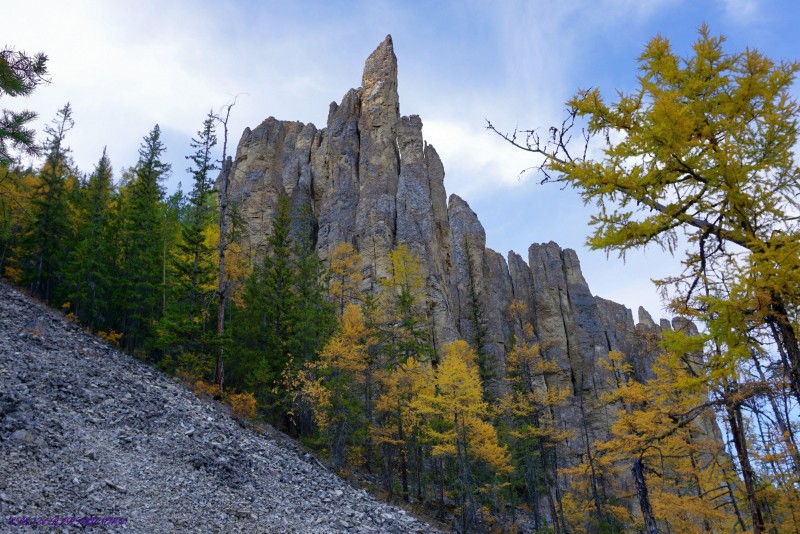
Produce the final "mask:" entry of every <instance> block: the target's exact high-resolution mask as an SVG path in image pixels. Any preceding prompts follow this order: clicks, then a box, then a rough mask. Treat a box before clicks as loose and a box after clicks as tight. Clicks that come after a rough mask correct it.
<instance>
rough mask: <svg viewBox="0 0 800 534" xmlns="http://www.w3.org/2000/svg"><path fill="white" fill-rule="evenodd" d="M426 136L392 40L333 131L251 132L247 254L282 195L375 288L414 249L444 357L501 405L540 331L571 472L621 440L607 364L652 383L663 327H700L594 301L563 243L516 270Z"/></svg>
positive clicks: (281, 128)
mask: <svg viewBox="0 0 800 534" xmlns="http://www.w3.org/2000/svg"><path fill="white" fill-rule="evenodd" d="M422 129H423V122H422V120H421V119H420V117H418V116H416V115H409V116H402V115H400V108H399V97H398V91H397V58H396V57H395V54H394V51H393V48H392V40H391V37H388V36H387V38H386V39H385V40H384V41H383V42H382V43H381V44H380V45H379V46H378V48H377V49H376V50H375V51H374V52H373V53H372V54H371V55H370V56H369V58H368V59H367V62H366V65H365V68H364V75H363V78H362V85H361V87H360V88H358V89H351V90H350V91H348V92H347V93H346V94H345V95H344V97H343V98H342V101H341V103H340V104H336V103H332V104H331V105H330V112H329V115H328V123H327V126H326V127H325V128H323V129H320V130H317V129H316V128H315V127H314V126H313V125H311V124H301V123H297V122H283V121H277V120H276V119H274V118H269V119H267V120H266V121H264V122H263V123H262V124H261V125H260V126H258V127H257V128H255V129H254V130H252V131H251V130H249V129H248V130H245V133H244V135H243V136H242V140H241V142H240V144H239V148H238V151H237V156H236V161H235V172H234V179H233V190H234V191H235V192H236V193H235V198H236V199H237V200H238V202H239V205H240V211H241V212H242V213H243V214H244V215H245V218H246V220H247V221H248V224H249V226H248V229H249V232H248V233H247V235H246V241H247V243H248V246H250V247H251V248H252V250H253V251H254V253H255V255H256V256H257V255H258V254H260V253H263V251H262V248H263V244H264V241H265V239H266V236H267V235H269V231H270V222H269V221H270V215H271V213H272V212H273V211H274V206H275V205H276V202H277V198H278V195H279V194H281V193H285V194H287V195H289V196H290V197H291V199H292V205H293V206H295V209H298V210H299V209H300V208H301V207H302V206H305V205H307V206H308V208H309V209H308V211H309V212H310V213H312V214H313V217H314V226H315V227H317V228H318V232H317V239H316V245H315V246H316V250H317V252H318V254H319V255H320V257H321V258H322V259H323V260H326V259H328V257H329V255H330V252H331V251H332V250H333V248H334V247H335V246H336V244H337V243H339V242H343V241H347V242H350V243H352V244H353V245H355V246H356V248H357V249H358V250H359V251H360V253H361V256H362V261H363V265H362V267H363V272H364V274H365V283H364V289H367V290H369V289H374V288H375V286H376V282H377V281H378V280H380V279H381V278H382V277H384V276H386V275H387V273H388V272H389V263H388V254H389V252H390V250H391V249H392V248H393V247H395V246H396V245H398V244H401V243H402V244H406V245H407V246H408V247H409V249H410V250H411V251H412V252H413V253H414V254H415V255H416V256H417V258H418V259H419V261H420V264H421V267H422V272H423V274H424V277H425V294H426V303H425V309H426V310H427V311H428V314H429V320H430V323H431V325H432V327H433V328H432V330H433V340H434V345H435V346H436V348H439V347H440V346H441V345H442V344H444V343H447V342H450V341H453V340H455V339H457V338H461V339H465V340H467V341H469V342H470V343H472V344H473V346H474V347H475V348H476V350H478V351H479V352H480V353H481V355H482V356H483V358H484V361H485V364H486V367H487V371H488V376H490V377H494V378H490V379H489V381H488V384H487V387H488V389H489V390H490V393H494V394H497V393H499V392H500V391H499V390H500V388H501V387H502V386H501V383H502V381H501V380H499V379H500V378H502V377H503V374H504V372H505V355H506V354H507V351H508V350H510V349H511V347H509V346H508V342H509V340H510V339H513V338H516V339H520V338H521V336H522V335H523V330H524V325H525V324H526V323H529V324H530V325H532V327H533V334H534V337H535V340H536V341H538V342H539V343H540V344H541V348H542V351H543V353H544V355H545V357H546V358H547V359H549V360H552V361H554V362H556V364H557V365H558V367H559V369H560V371H561V372H560V373H558V374H557V375H555V376H551V377H547V382H548V383H547V384H546V386H547V387H557V388H560V389H566V390H568V391H569V392H570V393H571V395H570V397H569V399H568V401H567V403H566V405H565V406H563V407H561V408H559V409H558V412H557V414H556V416H557V419H558V423H559V426H561V427H562V428H568V429H572V430H573V431H574V432H573V434H572V437H571V438H570V443H569V444H568V445H569V447H568V449H569V450H570V451H571V454H570V455H569V456H568V457H565V458H561V459H559V462H560V463H562V464H564V465H574V464H575V463H577V462H579V461H580V459H581V458H582V457H583V455H584V454H585V450H586V443H587V441H594V440H598V439H604V438H606V437H607V436H608V435H609V432H610V429H609V428H610V422H611V421H612V420H613V413H614V412H615V411H616V409H617V408H618V407H614V406H608V405H606V403H604V402H603V401H602V400H601V398H602V396H603V393H604V392H605V391H606V390H607V388H608V384H609V382H610V380H611V377H610V376H609V374H608V373H609V371H607V370H606V369H605V367H603V366H602V365H600V363H599V362H600V360H601V358H603V357H605V356H607V355H608V352H609V351H611V350H619V351H622V352H623V353H625V355H626V357H627V358H628V359H629V361H630V363H631V364H632V365H633V367H634V369H635V372H636V375H637V377H638V378H641V379H647V378H650V377H651V376H652V363H653V361H654V358H655V355H656V351H655V346H654V344H653V340H654V339H655V338H656V337H657V336H658V335H660V332H661V331H662V329H664V328H678V327H680V328H690V326H689V325H690V323H684V322H681V321H678V323H680V324H677V323H676V324H677V326H676V324H670V323H669V321H666V320H662V321H661V322H660V323H659V324H656V323H655V322H654V321H653V319H652V318H651V317H650V315H649V314H648V313H647V312H645V311H644V310H641V309H640V310H639V313H638V319H639V322H638V324H635V323H634V320H633V314H632V312H631V310H629V309H627V308H625V307H624V306H623V305H621V304H616V303H614V302H611V301H608V300H605V299H602V298H599V297H595V296H593V295H592V293H591V291H590V289H589V287H588V285H587V283H586V281H585V279H584V277H583V274H582V272H581V268H580V262H579V261H578V257H577V255H576V254H575V252H574V251H573V250H569V249H562V248H561V247H559V246H558V245H557V244H556V243H553V242H550V243H544V244H533V245H531V247H530V249H529V250H528V258H527V262H526V261H525V259H523V257H522V256H520V255H519V254H517V253H515V252H513V251H511V252H509V254H508V257H507V258H505V257H503V256H502V255H501V254H499V253H497V252H495V251H493V250H491V249H488V248H486V233H485V231H484V228H483V226H482V225H481V223H480V221H479V220H478V217H477V215H476V214H475V212H473V211H472V209H471V208H470V207H469V205H468V204H467V202H466V201H464V200H463V199H461V198H460V197H458V196H457V195H451V196H450V198H449V200H448V201H447V203H446V193H445V189H444V176H445V170H444V166H443V164H442V161H441V160H440V158H439V156H438V154H437V153H436V150H435V149H434V147H433V146H431V145H430V144H426V143H425V141H424V139H423V135H422ZM237 195H238V196H237ZM514 301H519V302H521V303H522V304H524V305H525V306H524V308H523V309H522V312H521V314H522V315H521V316H520V315H519V314H518V315H516V316H513V317H512V315H511V313H510V312H509V307H510V305H511V304H512V302H514Z"/></svg>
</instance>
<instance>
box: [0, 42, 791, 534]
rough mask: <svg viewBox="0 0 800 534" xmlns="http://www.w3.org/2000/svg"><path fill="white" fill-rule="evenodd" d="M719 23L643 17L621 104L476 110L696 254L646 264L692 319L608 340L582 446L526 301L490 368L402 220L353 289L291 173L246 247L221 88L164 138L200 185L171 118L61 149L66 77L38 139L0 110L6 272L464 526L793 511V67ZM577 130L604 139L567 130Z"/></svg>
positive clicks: (745, 520) (194, 382)
mask: <svg viewBox="0 0 800 534" xmlns="http://www.w3.org/2000/svg"><path fill="white" fill-rule="evenodd" d="M723 44H724V40H723V39H722V38H719V37H714V36H712V35H710V33H709V32H708V31H707V29H705V28H703V29H701V32H700V35H699V37H698V40H697V42H696V43H695V45H694V48H693V55H692V56H690V57H688V58H681V57H678V56H677V55H676V54H675V53H674V52H673V51H672V49H671V48H670V45H669V43H668V42H667V41H665V40H664V39H662V38H656V39H653V40H652V41H651V42H650V43H649V44H648V46H647V48H646V49H645V51H644V52H643V54H642V56H641V58H640V60H639V61H640V68H641V72H640V83H641V87H640V88H639V90H638V91H636V92H634V93H633V94H630V95H623V94H620V95H617V97H618V100H617V101H615V102H611V103H609V102H607V101H606V100H604V99H603V97H602V96H601V94H600V92H599V90H597V89H592V90H587V91H579V92H578V93H577V94H576V96H575V98H574V99H573V100H571V101H570V102H568V117H567V120H566V121H565V122H564V123H563V124H562V125H561V126H560V127H554V128H551V129H550V130H549V134H547V135H544V136H543V137H541V138H540V137H539V134H538V133H537V132H538V130H530V131H524V132H514V133H512V134H505V133H502V132H501V131H499V130H497V129H495V127H494V126H493V125H491V124H490V125H489V127H490V128H491V129H493V130H495V131H496V132H497V133H499V134H500V135H502V136H504V137H505V138H506V139H507V140H508V141H509V142H511V143H512V144H513V145H515V146H516V147H517V148H519V149H522V150H526V151H528V152H530V153H532V156H539V157H541V161H542V163H541V165H540V168H539V170H540V172H542V173H543V176H544V181H553V182H567V183H569V184H570V185H571V186H573V187H574V188H575V189H577V190H578V191H579V192H580V193H581V195H583V197H584V199H585V200H586V201H587V202H591V203H596V205H597V206H598V207H597V213H596V215H595V217H594V218H593V221H592V226H593V228H594V234H592V235H591V236H590V238H589V239H590V243H591V244H592V246H593V247H596V248H598V249H602V250H607V251H612V252H619V253H620V254H624V253H626V252H630V251H631V250H634V249H637V248H643V247H646V246H648V245H651V246H652V245H655V246H662V247H665V248H667V249H669V250H671V251H674V253H675V254H676V255H677V256H679V257H681V258H682V262H683V263H682V264H683V268H684V270H683V272H681V273H676V274H675V276H674V277H671V278H669V279H666V280H661V281H659V282H658V284H659V285H660V288H661V289H662V291H663V294H664V297H665V300H666V301H667V302H669V305H670V309H671V310H672V311H673V312H674V313H675V315H676V316H680V317H684V318H687V319H689V320H691V321H694V322H695V323H696V324H697V325H698V327H699V332H698V333H696V334H693V335H690V334H687V333H686V332H683V331H677V330H676V331H670V332H664V333H663V335H661V336H658V337H656V336H653V337H652V338H648V339H642V340H641V343H643V344H646V345H647V347H648V350H650V351H651V352H653V353H655V354H657V356H656V357H655V363H654V365H653V368H652V369H651V370H650V372H648V373H645V374H644V375H643V373H641V372H639V370H637V369H636V368H635V366H634V364H633V363H632V362H631V361H630V359H629V358H628V357H627V355H625V354H623V353H621V352H619V351H608V353H607V354H605V355H603V357H602V358H601V361H600V362H599V363H600V365H601V366H602V367H603V368H604V369H605V371H606V373H605V375H604V376H606V377H607V380H608V383H607V384H604V385H603V390H604V391H606V393H605V394H604V397H603V398H602V399H600V400H599V402H600V403H601V404H602V405H603V407H604V409H605V413H608V414H610V415H609V419H608V420H607V421H604V422H603V424H605V425H607V426H608V427H609V429H610V432H609V436H610V437H609V439H608V440H605V441H602V442H589V441H588V439H587V440H586V442H585V444H583V445H584V449H585V452H584V454H583V456H582V459H581V461H580V462H567V461H566V460H565V458H566V456H567V455H568V454H569V452H568V451H567V450H566V447H567V445H566V443H569V442H570V441H574V440H580V439H582V436H581V435H580V433H579V432H577V431H576V429H575V428H564V427H563V426H559V425H558V424H557V421H558V418H557V417H556V413H557V412H558V411H559V409H560V407H561V406H563V405H564V404H565V403H566V402H567V398H568V397H569V395H570V391H569V390H568V389H566V388H564V387H563V386H562V384H563V382H564V379H565V377H564V376H562V375H563V373H564V371H563V369H561V368H559V366H558V365H556V364H555V363H554V362H553V361H552V360H550V359H548V357H547V355H546V351H545V350H544V348H545V347H544V346H543V344H544V343H546V341H543V340H541V339H539V338H538V337H537V336H536V335H535V333H534V329H533V326H532V325H531V324H529V323H528V322H527V319H526V318H527V317H528V316H529V314H528V310H527V306H528V304H527V303H525V302H521V301H514V302H513V303H512V305H511V306H510V307H509V309H508V310H505V311H504V312H505V313H507V314H508V315H509V316H510V317H513V318H514V319H515V320H516V321H517V322H518V323H519V325H518V326H519V327H518V328H517V329H516V330H515V332H518V334H512V335H511V336H510V339H508V340H507V341H506V343H505V347H506V348H507V353H506V354H505V362H504V372H503V375H502V376H495V372H496V370H495V367H493V366H492V365H490V364H489V363H488V362H487V358H488V355H487V352H486V350H485V348H484V345H485V342H484V340H483V339H482V336H483V335H485V333H484V330H483V325H484V322H485V321H484V319H483V313H484V310H482V309H481V307H480V299H479V298H478V295H473V296H474V298H473V299H472V302H471V304H470V305H471V306H472V307H471V321H472V326H473V329H472V331H473V332H474V336H473V337H472V338H471V339H465V340H455V341H453V342H450V343H447V344H445V345H443V346H442V347H440V348H438V349H437V348H435V347H436V343H434V340H433V339H432V338H431V329H430V328H429V324H430V320H429V317H428V314H429V313H430V310H429V309H428V308H427V307H426V306H425V305H424V303H425V294H424V287H425V284H424V280H423V277H424V274H423V270H422V269H421V266H420V261H419V258H417V257H416V256H415V254H414V253H413V252H412V251H411V250H410V249H409V248H408V247H407V246H405V245H404V244H403V243H399V244H397V245H396V246H395V247H394V249H393V250H392V252H391V253H390V255H389V257H388V258H385V261H386V262H387V265H389V266H390V269H389V273H390V275H389V276H387V277H385V278H383V279H381V280H379V281H378V284H377V285H376V286H375V287H365V284H364V279H363V270H362V268H361V266H362V263H363V260H362V257H361V252H362V251H359V250H357V248H356V247H355V246H354V244H353V243H348V242H343V243H339V244H338V245H337V246H336V248H335V251H334V252H333V254H332V255H331V256H330V257H329V258H328V259H327V261H325V262H323V261H321V260H320V258H319V257H318V255H317V253H316V252H315V235H316V234H315V229H314V227H313V226H314V225H313V220H312V216H311V214H309V213H305V214H304V213H300V215H299V216H298V215H297V213H296V212H295V211H293V210H292V208H291V206H290V199H289V197H288V196H286V195H284V196H282V197H281V198H280V201H279V204H278V208H277V210H276V214H275V217H274V219H273V220H272V224H271V227H272V232H271V234H270V235H269V237H268V239H267V249H266V253H265V254H264V255H263V258H258V259H257V260H256V258H255V257H251V256H249V255H248V254H247V253H246V252H243V250H242V247H240V245H239V241H238V240H239V236H240V235H241V233H242V232H243V231H244V230H243V228H244V227H243V225H244V224H245V222H244V221H242V218H241V217H240V215H239V213H238V212H237V206H236V204H235V203H234V202H232V201H231V199H230V197H229V195H228V191H227V188H228V184H229V181H230V160H229V158H228V154H227V152H228V151H229V147H228V131H227V118H228V117H229V116H230V113H231V112H235V107H234V105H233V104H229V105H227V106H226V107H224V108H222V111H219V112H215V111H211V112H209V113H208V114H207V115H206V116H205V118H204V119H203V120H198V123H199V124H200V127H199V130H198V131H197V134H196V135H195V136H194V138H193V140H192V143H191V146H190V147H173V148H172V149H173V150H185V152H186V154H187V155H186V160H187V164H188V169H187V171H188V173H189V174H190V175H191V177H192V183H191V184H190V185H191V187H190V189H188V190H187V191H183V190H181V189H178V190H177V191H174V192H169V193H168V192H167V191H166V190H165V188H164V185H163V184H164V181H165V179H166V177H167V176H168V175H169V173H170V172H171V171H172V169H171V168H170V165H168V164H167V163H165V162H164V153H165V151H166V148H167V147H166V146H165V145H164V142H163V140H162V136H161V130H160V128H159V126H158V125H157V124H156V125H154V126H153V128H152V130H150V131H149V132H147V133H146V134H145V135H144V136H143V138H142V141H141V145H140V148H139V158H138V161H136V162H124V164H127V165H129V166H128V167H115V166H114V165H112V162H111V161H110V160H109V157H108V156H107V154H106V151H105V150H103V151H101V152H99V154H98V155H97V158H98V159H97V163H96V165H95V166H94V169H92V170H91V171H89V172H85V171H82V170H80V169H78V168H77V167H76V165H75V164H74V163H73V161H72V159H71V152H70V148H69V134H70V130H71V129H72V128H73V126H74V121H76V120H80V117H73V110H72V108H71V106H70V104H69V103H67V104H65V105H64V106H63V107H62V108H61V109H60V110H59V111H58V113H57V115H56V117H54V118H53V119H52V121H51V123H50V125H49V126H48V127H46V128H45V130H44V134H45V136H46V140H45V142H44V143H43V144H42V145H41V146H39V145H37V144H36V143H35V142H34V139H35V138H34V132H32V131H31V130H30V128H29V126H28V124H29V123H30V121H31V120H32V119H33V117H34V116H35V113H34V112H11V111H8V110H4V111H3V116H2V119H1V120H0V202H1V204H0V210H2V220H1V223H0V224H1V226H0V272H2V276H3V277H4V279H5V280H8V281H10V282H11V283H14V284H16V285H17V286H19V287H21V288H24V289H25V290H26V291H27V292H29V293H30V295H32V296H34V297H35V298H37V299H40V300H41V301H43V302H45V303H47V304H49V305H50V306H52V307H55V308H58V309H60V310H62V311H63V313H64V314H65V315H66V317H67V318H68V319H70V320H72V321H74V322H76V323H80V324H81V325H82V326H83V327H84V328H86V329H87V330H88V331H91V332H92V333H95V334H97V335H98V336H100V337H102V338H103V339H105V340H106V341H108V342H109V343H112V344H114V345H118V346H119V347H121V348H123V349H124V350H125V351H127V352H129V353H131V354H133V355H135V356H136V357H138V358H140V359H142V360H145V361H147V362H150V363H152V364H153V365H155V366H158V367H159V368H161V369H162V370H164V371H165V372H167V373H170V374H173V375H175V376H176V377H179V378H180V379H181V380H183V381H184V382H185V383H187V384H188V385H189V386H190V387H192V388H193V389H194V390H195V391H196V392H197V393H198V394H200V395H206V396H213V397H215V398H217V399H220V400H224V401H225V402H228V403H229V404H230V405H231V407H232V409H233V411H234V412H235V413H237V414H238V415H239V416H240V417H242V418H246V419H251V420H258V421H263V422H266V423H269V424H271V425H273V426H274V427H276V428H278V429H280V430H282V431H283V432H286V433H288V434H289V435H291V436H293V437H296V438H297V439H299V440H301V441H302V442H303V443H304V444H305V445H307V446H308V447H311V448H314V449H316V450H317V451H318V452H319V454H320V455H321V456H322V457H324V458H325V461H326V462H328V463H329V465H331V466H332V467H333V468H334V469H336V470H337V471H338V472H340V473H342V474H343V475H346V476H354V475H357V476H358V477H359V479H361V480H366V481H368V483H369V484H370V485H371V486H372V487H373V489H375V491H378V492H380V493H381V494H382V495H383V496H385V497H386V498H387V499H389V500H391V501H403V502H407V503H414V504H416V505H418V506H420V507H423V508H425V509H426V510H427V513H429V514H431V515H433V516H436V517H438V518H440V519H442V520H447V519H448V518H450V517H452V518H455V519H454V520H453V525H454V527H455V528H456V529H457V530H458V531H460V532H473V531H496V532H513V531H516V530H517V528H518V525H522V524H525V525H531V526H532V528H533V529H534V531H536V532H542V533H544V532H552V533H581V532H592V533H599V532H647V533H657V532H670V533H682V532H750V531H753V532H796V533H798V532H800V452H798V441H797V440H798V432H800V428H799V427H798V426H799V423H798V421H800V416H798V413H800V412H798V410H800V349H798V339H797V332H798V328H800V323H798V317H799V312H800V226H798V220H800V206H798V204H797V198H798V197H800V195H799V194H798V193H800V191H798V189H800V180H799V178H800V169H798V166H797V162H796V161H795V159H794V157H795V156H794V150H795V149H796V147H797V142H798V118H799V117H800V107H798V103H797V101H796V99H794V98H792V97H791V92H790V89H791V87H792V84H793V83H794V82H795V76H796V73H797V71H798V69H800V65H798V64H797V63H780V64H777V63H775V62H773V61H771V60H770V59H769V58H766V57H764V56H762V55H761V54H759V53H758V52H757V51H755V50H748V51H745V52H741V53H731V52H727V51H725V49H724V46H723ZM46 81H47V58H46V56H44V55H42V54H39V55H34V56H28V55H26V54H25V53H23V52H17V51H13V50H11V49H6V50H3V51H0V96H4V97H5V96H7V97H18V96H24V95H25V94H29V93H30V92H32V91H34V90H35V89H36V88H37V86H40V85H42V84H43V83H45V82H46ZM53 83H58V80H54V81H53ZM579 132H580V133H579ZM610 132H624V135H623V136H616V135H610ZM573 133H575V134H576V137H578V138H581V139H582V140H583V141H585V143H586V144H587V145H589V144H592V143H596V144H597V146H599V147H600V150H599V151H587V150H585V148H583V145H580V146H578V147H577V148H576V146H575V145H574V144H573V141H570V135H572V134H573ZM220 145H222V148H223V150H222V157H219V153H220V148H221V146H220ZM510 149H511V148H510ZM587 153H588V154H600V155H599V156H597V157H596V159H592V157H591V156H587ZM23 156H25V157H24V158H23ZM29 156H33V159H31V158H30V157H29ZM25 161H33V162H35V163H32V164H23V162H25ZM565 194H569V193H566V192H565ZM490 382H491V383H492V384H493V386H492V387H489V386H488V384H489V383H490ZM497 384H499V385H497Z"/></svg>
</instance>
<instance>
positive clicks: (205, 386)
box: [192, 380, 220, 397]
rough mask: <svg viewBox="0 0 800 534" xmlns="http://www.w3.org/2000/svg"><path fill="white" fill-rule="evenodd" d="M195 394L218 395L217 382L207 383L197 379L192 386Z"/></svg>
mask: <svg viewBox="0 0 800 534" xmlns="http://www.w3.org/2000/svg"><path fill="white" fill-rule="evenodd" d="M192 389H193V390H194V392H195V393H196V394H197V395H208V396H209V397H218V396H219V395H220V390H219V386H218V385H217V384H209V383H207V382H204V381H203V380H198V381H197V382H195V383H194V386H193V387H192Z"/></svg>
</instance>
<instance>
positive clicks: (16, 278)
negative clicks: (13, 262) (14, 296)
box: [4, 265, 22, 284]
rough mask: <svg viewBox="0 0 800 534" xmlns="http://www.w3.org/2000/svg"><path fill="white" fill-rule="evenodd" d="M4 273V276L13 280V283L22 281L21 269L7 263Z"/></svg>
mask: <svg viewBox="0 0 800 534" xmlns="http://www.w3.org/2000/svg"><path fill="white" fill-rule="evenodd" d="M4 275H5V277H6V278H8V279H9V280H11V281H12V282H14V283H15V284H19V283H20V282H21V281H22V269H17V268H15V267H12V266H10V265H7V266H6V268H5V271H4Z"/></svg>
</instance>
